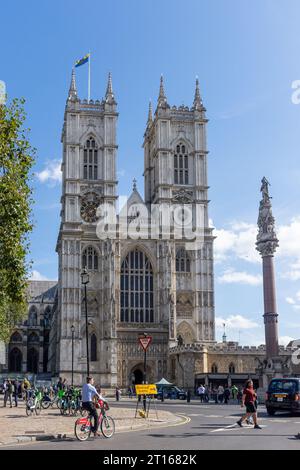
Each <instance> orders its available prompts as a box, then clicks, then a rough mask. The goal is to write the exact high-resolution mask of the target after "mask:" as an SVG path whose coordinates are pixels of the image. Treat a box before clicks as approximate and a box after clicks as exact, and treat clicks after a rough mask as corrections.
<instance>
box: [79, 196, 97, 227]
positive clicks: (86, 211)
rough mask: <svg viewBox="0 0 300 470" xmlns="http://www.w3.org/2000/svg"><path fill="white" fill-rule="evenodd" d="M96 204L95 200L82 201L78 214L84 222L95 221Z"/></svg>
mask: <svg viewBox="0 0 300 470" xmlns="http://www.w3.org/2000/svg"><path fill="white" fill-rule="evenodd" d="M96 212H97V204H96V203H95V202H85V201H83V202H82V205H81V208H80V215H81V217H82V218H83V220H85V222H96V220H97V217H96Z"/></svg>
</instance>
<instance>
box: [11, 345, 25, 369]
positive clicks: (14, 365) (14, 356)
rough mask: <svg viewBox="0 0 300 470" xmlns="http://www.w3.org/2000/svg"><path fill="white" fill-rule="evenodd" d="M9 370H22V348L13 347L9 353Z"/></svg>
mask: <svg viewBox="0 0 300 470" xmlns="http://www.w3.org/2000/svg"><path fill="white" fill-rule="evenodd" d="M8 370H9V372H22V353H21V351H20V349H18V348H13V349H12V350H11V351H10V353H9V361H8Z"/></svg>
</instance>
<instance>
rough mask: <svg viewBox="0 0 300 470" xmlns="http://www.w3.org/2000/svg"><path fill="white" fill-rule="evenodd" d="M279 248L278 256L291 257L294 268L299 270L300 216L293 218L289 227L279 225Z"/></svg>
mask: <svg viewBox="0 0 300 470" xmlns="http://www.w3.org/2000/svg"><path fill="white" fill-rule="evenodd" d="M278 239H279V248H278V256H281V257H283V256H284V257H288V256H289V257H292V258H294V262H295V260H297V261H296V266H298V269H299V268H300V242H299V241H300V216H297V217H293V219H292V220H291V223H290V224H289V225H280V226H279V228H278Z"/></svg>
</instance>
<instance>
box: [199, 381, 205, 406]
mask: <svg viewBox="0 0 300 470" xmlns="http://www.w3.org/2000/svg"><path fill="white" fill-rule="evenodd" d="M198 395H199V397H200V402H201V403H203V400H204V395H205V387H203V385H200V386H199V387H198Z"/></svg>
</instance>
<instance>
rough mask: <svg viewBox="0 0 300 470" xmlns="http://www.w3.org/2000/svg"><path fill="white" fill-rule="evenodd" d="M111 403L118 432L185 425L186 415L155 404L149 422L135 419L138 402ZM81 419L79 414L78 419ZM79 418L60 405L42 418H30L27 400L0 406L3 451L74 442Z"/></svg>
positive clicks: (0, 438)
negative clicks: (34, 444) (18, 446)
mask: <svg viewBox="0 0 300 470" xmlns="http://www.w3.org/2000/svg"><path fill="white" fill-rule="evenodd" d="M109 403H110V410H109V411H108V412H107V414H109V415H110V416H112V417H113V418H114V420H115V426H116V433H121V432H125V431H136V430H142V429H154V428H157V427H161V426H171V425H177V424H181V423H183V422H185V418H184V417H183V416H180V415H178V414H174V413H173V412H171V411H167V410H162V409H160V410H159V411H156V410H155V407H154V406H153V405H151V407H152V408H153V409H152V410H151V407H150V412H149V416H148V418H146V419H145V418H142V417H140V416H139V415H138V416H137V417H136V418H135V407H136V402H135V404H134V407H133V406H132V405H133V401H132V400H131V401H130V400H128V401H125V402H124V404H123V403H122V404H121V406H119V404H118V406H117V407H116V406H115V403H114V402H113V401H112V402H111V401H110V400H109ZM126 403H128V404H129V407H127V405H126ZM140 406H141V405H140ZM79 416H80V415H79V414H78V416H77V417H79ZM77 417H76V416H62V415H61V414H60V411H59V409H58V408H57V407H56V405H55V406H53V407H52V408H49V409H47V410H44V409H42V410H41V414H40V415H39V416H36V415H35V414H33V415H32V416H27V415H26V410H25V403H24V402H23V401H19V405H18V407H15V406H13V407H12V408H10V407H9V406H8V407H3V406H0V446H1V448H2V446H7V445H12V444H21V443H22V444H24V443H31V442H37V441H49V440H51V441H53V440H64V439H73V438H74V424H75V421H76V419H77Z"/></svg>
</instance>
